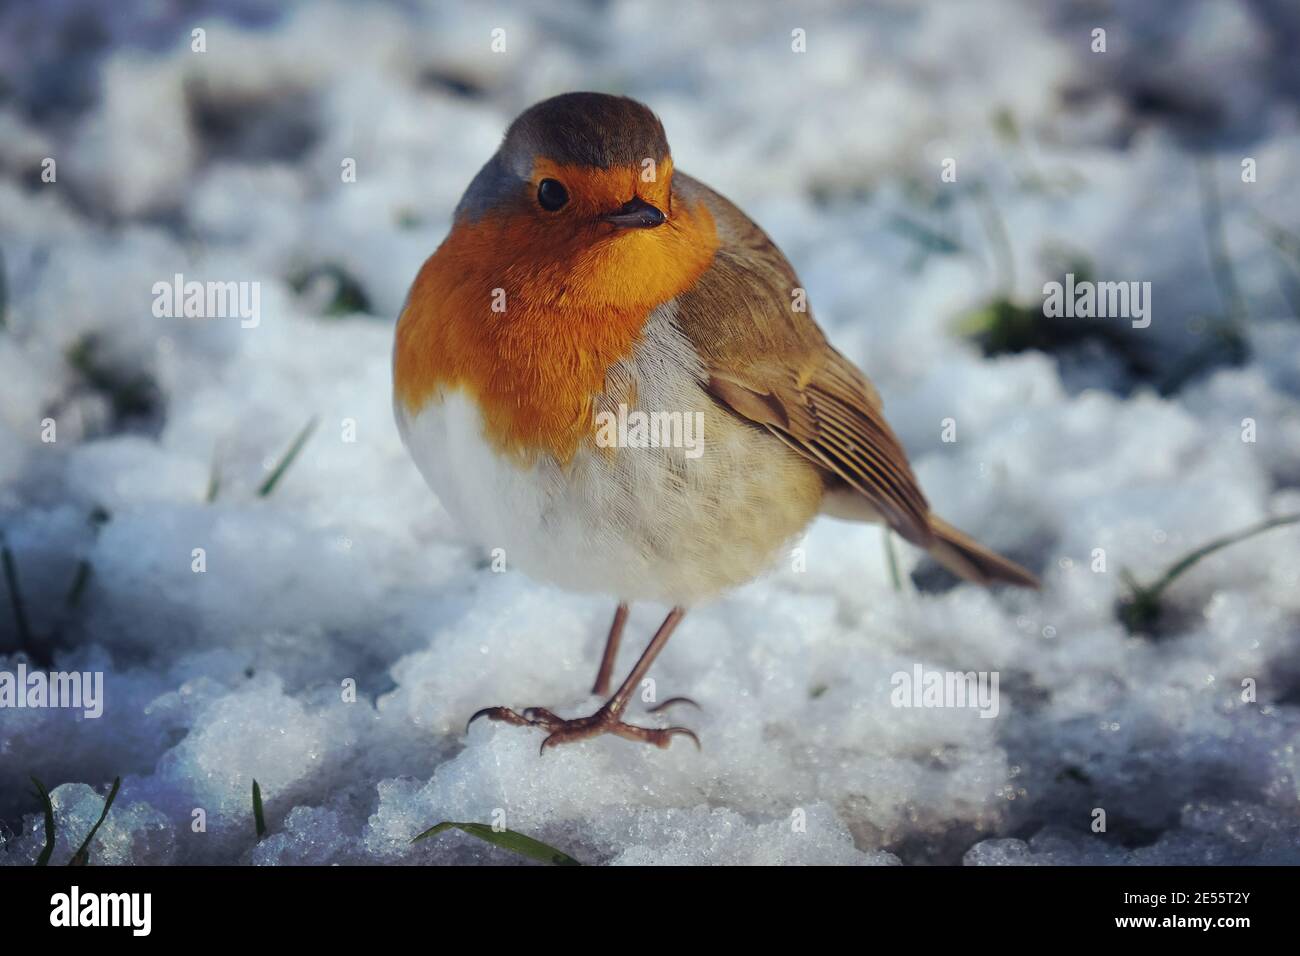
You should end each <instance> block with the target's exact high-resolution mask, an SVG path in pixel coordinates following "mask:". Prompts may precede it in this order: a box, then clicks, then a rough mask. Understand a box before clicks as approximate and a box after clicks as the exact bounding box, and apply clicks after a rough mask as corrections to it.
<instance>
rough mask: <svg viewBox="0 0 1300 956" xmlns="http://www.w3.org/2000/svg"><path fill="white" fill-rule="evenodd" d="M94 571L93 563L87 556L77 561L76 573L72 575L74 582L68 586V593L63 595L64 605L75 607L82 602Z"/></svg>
mask: <svg viewBox="0 0 1300 956" xmlns="http://www.w3.org/2000/svg"><path fill="white" fill-rule="evenodd" d="M92 571H93V568H92V567H91V564H90V562H89V561H87V560H86V559H85V558H82V559H81V560H80V561H78V562H77V570H76V573H75V574H74V575H73V576H72V583H71V584H70V585H69V586H68V593H67V594H66V595H64V597H63V606H64V607H68V608H74V607H76V606H77V605H78V604H80V603H81V597H82V595H83V594H85V593H86V585H87V584H89V583H90V575H91V572H92Z"/></svg>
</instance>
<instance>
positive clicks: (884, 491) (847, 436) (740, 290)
mask: <svg viewBox="0 0 1300 956" xmlns="http://www.w3.org/2000/svg"><path fill="white" fill-rule="evenodd" d="M673 184H674V189H675V190H676V191H677V192H678V193H679V194H680V195H681V197H682V198H683V199H685V200H686V201H688V202H703V203H705V205H706V206H707V207H708V209H709V211H710V213H712V215H713V218H714V221H715V223H716V224H717V228H718V234H719V238H720V239H721V246H720V248H719V249H718V252H717V255H716V257H715V259H714V261H713V263H712V265H711V266H710V267H709V269H708V271H707V272H705V274H704V275H703V276H702V277H701V278H700V280H699V281H698V282H697V283H696V284H695V285H694V286H692V287H691V288H690V289H689V290H688V291H686V292H685V293H683V294H681V295H680V296H678V298H677V323H678V325H679V327H680V328H681V330H682V332H683V334H684V335H685V336H686V337H687V338H688V339H690V341H691V343H692V344H693V345H694V346H695V348H696V350H697V351H698V353H699V355H700V357H701V359H702V361H703V362H704V366H705V370H706V372H707V374H708V376H709V381H708V388H709V392H710V393H711V394H712V395H713V397H714V399H716V400H717V401H718V402H719V403H721V404H722V405H724V406H726V407H727V408H729V409H731V410H732V411H733V412H735V413H736V414H737V415H739V416H741V417H742V418H746V419H748V420H750V421H752V422H754V423H755V424H758V425H761V426H763V427H765V428H766V429H767V430H768V431H770V432H771V433H772V434H773V435H775V436H776V437H777V438H779V439H780V440H781V441H783V442H785V443H786V444H787V445H789V446H790V447H791V448H793V449H794V450H795V451H797V452H799V453H800V454H801V455H803V456H804V457H806V458H807V459H808V460H809V461H811V462H812V463H813V464H815V465H816V466H817V467H818V468H819V469H821V470H822V471H823V472H824V473H826V474H827V475H828V476H834V478H832V479H831V480H832V481H834V480H835V479H838V480H839V481H842V482H843V483H844V484H846V485H848V486H849V487H851V488H853V489H855V490H856V491H858V492H859V493H860V494H862V495H863V496H864V497H865V498H867V499H868V500H869V501H870V502H871V504H872V505H874V506H875V508H876V509H877V510H878V511H879V512H880V514H881V515H882V517H883V518H884V519H885V520H886V521H887V522H888V523H889V525H890V526H891V527H892V528H894V529H895V530H896V531H898V532H899V534H901V535H903V537H905V538H907V539H908V540H909V541H911V542H913V543H915V544H918V545H921V546H922V547H925V546H928V545H929V544H930V543H932V542H933V540H934V536H933V532H932V531H931V529H930V520H929V513H930V506H929V504H928V503H927V502H926V500H925V496H924V495H923V494H922V493H921V489H920V487H919V485H918V484H917V481H916V476H915V475H913V474H912V469H911V466H909V465H908V463H907V455H906V453H905V452H904V451H903V447H902V445H901V444H900V443H899V441H898V438H897V436H895V435H894V433H893V431H892V430H891V429H890V427H889V425H888V424H886V422H885V419H884V416H883V414H882V413H881V402H880V396H879V395H878V394H877V393H876V390H875V389H874V388H873V387H872V385H871V383H870V382H868V381H867V379H866V377H865V376H864V375H863V374H862V373H861V372H859V371H858V370H857V368H855V367H854V366H853V363H851V362H850V361H849V360H848V359H846V358H845V357H844V356H843V355H841V354H840V353H839V352H837V351H836V350H835V349H834V348H832V347H831V345H830V343H828V342H827V341H826V337H825V336H824V335H823V334H822V331H821V329H819V328H818V327H817V323H816V322H814V321H813V318H812V316H811V314H809V313H808V312H807V311H806V308H805V310H803V311H800V310H798V309H797V308H796V305H799V304H801V302H800V301H799V300H798V298H797V295H796V290H797V289H798V288H799V280H798V277H797V276H796V275H795V273H794V270H793V269H792V268H791V267H790V263H789V262H787V261H786V259H785V256H784V255H782V254H781V250H779V249H778V248H777V247H776V245H775V244H774V243H773V242H772V240H771V239H769V238H768V237H767V235H766V234H765V233H764V232H763V230H761V229H760V228H759V227H758V226H757V225H755V224H754V223H753V222H752V221H751V220H750V219H749V218H748V217H747V216H746V215H745V214H744V213H742V212H741V211H740V210H739V209H737V208H736V207H735V206H734V205H732V204H731V203H730V202H729V201H727V200H726V199H724V198H723V197H721V196H719V195H718V194H717V193H715V192H713V191H712V190H710V189H709V188H708V187H707V186H704V185H703V184H701V183H699V182H698V181H696V180H694V179H691V178H690V177H689V176H686V175H684V174H682V173H680V172H678V173H676V174H675V175H674V177H673Z"/></svg>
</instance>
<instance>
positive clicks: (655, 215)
mask: <svg viewBox="0 0 1300 956" xmlns="http://www.w3.org/2000/svg"><path fill="white" fill-rule="evenodd" d="M601 218H602V219H604V220H605V221H606V222H612V223H613V224H614V225H616V226H619V227H620V228H624V229H651V228H653V227H655V226H662V225H663V224H664V223H665V222H667V221H668V217H667V216H665V215H664V214H663V212H662V211H661V210H660V209H659V208H658V207H657V206H652V205H651V204H650V203H648V202H646V201H645V200H644V199H642V198H641V197H640V196H633V197H632V198H631V199H629V200H628V201H627V202H625V203H623V206H622V207H621V208H620V209H618V210H617V211H616V212H611V213H609V214H608V215H605V216H601Z"/></svg>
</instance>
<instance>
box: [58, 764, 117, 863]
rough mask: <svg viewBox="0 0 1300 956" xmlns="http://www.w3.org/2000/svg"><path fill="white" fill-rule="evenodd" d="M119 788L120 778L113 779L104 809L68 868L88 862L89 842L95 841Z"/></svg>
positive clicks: (73, 855)
mask: <svg viewBox="0 0 1300 956" xmlns="http://www.w3.org/2000/svg"><path fill="white" fill-rule="evenodd" d="M121 786H122V778H121V777H114V778H113V789H112V790H110V791H108V799H106V800H105V801H104V809H103V810H101V811H100V814H99V819H98V820H96V821H95V825H94V826H93V827H91V828H90V832H89V833H87V834H86V839H85V840H83V841H82V842H81V846H80V848H78V850H77V852H76V853H74V854H72V859H71V860H69V861H68V866H85V865H86V864H87V863H89V862H90V841H91V840H93V839H95V834H96V833H98V832H99V828H100V827H101V826H103V824H104V820H105V819H107V817H108V811H109V810H111V809H112V807H113V801H114V800H116V799H117V791H118V788H119V787H121Z"/></svg>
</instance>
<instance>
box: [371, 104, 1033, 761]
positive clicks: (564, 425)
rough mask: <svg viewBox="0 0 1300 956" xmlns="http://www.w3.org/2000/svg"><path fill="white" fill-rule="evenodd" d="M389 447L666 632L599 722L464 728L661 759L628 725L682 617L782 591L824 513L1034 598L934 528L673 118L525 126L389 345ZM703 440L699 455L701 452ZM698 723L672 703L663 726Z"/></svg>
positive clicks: (499, 533) (804, 315)
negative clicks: (683, 157) (732, 591)
mask: <svg viewBox="0 0 1300 956" xmlns="http://www.w3.org/2000/svg"><path fill="white" fill-rule="evenodd" d="M393 389H394V407H395V414H396V418H397V424H398V428H399V430H400V432H401V434H402V438H403V441H404V442H405V443H406V446H407V448H408V449H409V450H410V453H411V455H412V457H413V458H414V459H415V463H416V465H417V466H418V468H419V469H420V471H421V473H422V474H423V475H424V477H425V480H426V481H427V482H428V483H429V485H430V486H431V487H432V488H433V490H434V491H435V492H436V494H437V495H438V497H439V499H440V500H441V501H442V502H443V504H444V505H445V507H446V508H447V509H448V511H450V512H451V513H452V514H453V515H454V516H456V517H457V518H458V519H459V520H460V521H461V522H463V523H464V524H465V525H466V526H467V528H468V529H470V530H471V531H473V532H474V533H475V534H476V536H477V538H478V539H479V540H480V541H481V542H482V543H484V544H487V545H490V546H493V547H499V548H503V549H504V551H505V554H506V556H507V560H508V561H511V562H513V564H514V566H516V567H519V568H520V569H522V570H524V571H525V572H527V573H528V574H529V575H530V576H533V577H535V578H537V579H540V580H542V581H546V582H549V583H552V584H555V585H558V586H560V587H563V588H567V589H570V590H575V591H585V592H595V593H599V594H607V595H610V596H613V597H616V598H617V599H619V601H620V603H619V604H618V608H617V611H616V612H615V614H614V620H613V623H612V625H611V627H610V630H609V635H608V638H607V640H606V644H605V652H604V655H603V656H602V659H601V662H600V667H599V670H598V672H597V676H596V681H595V685H594V687H593V693H595V694H597V695H600V696H602V697H603V696H605V695H607V694H608V692H609V684H610V677H611V674H612V671H613V667H614V663H615V657H616V655H617V653H618V649H619V643H620V640H621V638H622V633H623V629H624V624H625V622H626V620H627V615H628V606H629V603H630V602H633V601H637V600H646V601H655V602H660V603H662V604H666V605H670V606H671V607H672V610H671V611H670V612H669V614H668V616H667V617H666V618H665V619H664V622H663V624H662V625H660V627H659V629H658V631H657V632H656V633H655V635H654V637H653V638H652V639H651V641H650V643H649V645H648V646H647V647H646V649H645V651H644V652H643V653H642V655H641V657H640V659H639V660H638V661H637V663H636V665H635V666H634V667H633V668H632V671H631V673H629V674H628V676H627V678H626V679H625V680H624V681H623V682H622V684H621V685H619V687H618V689H617V690H616V691H615V692H614V693H613V695H612V696H609V698H608V700H607V701H606V703H605V704H604V706H602V707H601V708H600V709H599V710H597V711H596V712H595V713H594V714H592V715H590V716H587V717H580V718H576V719H565V718H562V717H559V716H557V715H556V714H554V713H552V712H551V711H549V710H546V709H544V708H540V707H533V708H529V709H527V710H524V711H522V712H516V711H514V710H511V709H508V708H506V707H488V708H485V709H483V710H481V711H479V712H478V713H477V714H475V715H474V716H473V717H471V718H470V721H471V723H472V722H473V720H475V719H477V718H478V717H489V718H491V719H492V720H499V721H505V722H508V723H510V724H515V725H521V726H532V727H537V728H540V729H542V730H545V731H546V732H547V736H546V737H545V739H544V740H543V742H542V750H543V752H544V751H545V749H546V748H547V747H548V746H554V745H556V744H560V743H565V742H568V741H574V740H581V739H584V738H587V737H592V736H595V735H597V734H604V733H612V734H617V735H618V736H620V737H624V738H627V739H629V740H634V741H641V742H645V743H651V744H655V745H657V746H660V747H667V746H668V745H669V744H670V742H671V741H672V739H673V738H674V737H676V736H677V735H685V736H687V737H689V738H690V739H692V740H694V741H695V743H696V745H697V746H698V744H699V741H698V739H696V737H695V735H694V734H693V733H692V732H691V731H690V730H688V729H686V728H684V727H665V728H658V727H641V726H636V725H634V724H630V723H627V722H626V721H624V719H623V717H624V714H625V711H626V709H627V707H628V704H629V702H630V700H631V697H632V695H633V693H634V691H635V690H636V688H637V686H638V684H639V683H640V681H641V680H642V679H643V678H644V677H645V675H646V673H647V672H648V671H649V669H650V666H651V664H652V663H653V662H654V660H655V657H656V656H657V655H658V654H659V653H660V651H662V650H663V648H664V645H665V644H666V643H667V641H668V639H669V637H670V636H671V635H672V633H673V631H674V629H675V628H676V627H677V625H678V624H679V623H680V622H681V620H682V617H683V615H685V613H686V610H687V608H689V607H690V606H691V605H693V604H695V603H697V602H699V601H701V600H705V599H708V598H710V597H713V596H716V595H718V594H720V593H721V592H723V591H725V590H727V589H728V588H731V587H734V586H736V585H739V584H742V583H744V582H746V581H749V580H750V579H752V578H754V577H756V576H757V575H759V574H761V573H763V572H764V571H765V570H767V569H769V568H770V567H771V566H772V565H773V564H774V563H775V562H776V561H777V560H778V559H779V557H780V555H781V554H782V552H783V549H784V548H785V547H786V545H787V544H788V543H789V542H790V541H791V540H792V539H795V538H796V537H797V536H798V535H799V534H800V533H801V532H802V531H803V529H804V528H805V527H806V526H807V525H808V523H809V522H810V521H812V519H813V518H814V517H815V516H817V515H818V514H827V515H832V516H835V517H838V518H845V519H850V520H855V521H875V522H883V523H885V524H886V525H887V526H888V527H890V528H892V529H893V530H894V531H896V532H897V533H898V534H900V535H901V536H902V537H903V538H905V539H906V540H908V541H909V542H911V543H912V544H914V545H916V546H918V547H920V548H924V549H925V550H926V551H928V552H929V553H930V555H931V556H933V557H934V558H935V559H936V560H937V561H938V562H939V563H940V564H942V565H944V566H945V567H947V568H948V569H950V570H951V571H953V572H954V573H956V574H957V575H959V576H960V577H962V578H964V579H966V580H968V581H973V582H976V583H978V584H984V585H989V584H995V583H1007V584H1014V585H1021V586H1024V587H1036V586H1037V583H1038V582H1037V581H1036V579H1035V578H1034V576H1033V575H1032V574H1031V573H1030V572H1028V571H1026V570H1025V569H1024V568H1022V567H1020V566H1019V565H1017V564H1015V563H1014V562H1012V561H1010V560H1008V559H1006V558H1003V557H1001V556H999V555H997V554H994V553H993V552H991V551H989V550H988V549H986V548H984V547H982V546H981V545H979V544H978V543H976V542H975V541H973V540H972V539H971V538H969V537H967V536H966V535H964V534H962V533H961V532H960V531H958V530H957V529H956V528H954V527H953V526H952V525H950V524H948V523H947V522H945V521H943V520H942V519H940V518H939V517H937V516H936V515H934V514H933V513H932V512H931V511H930V506H929V504H928V503H927V502H926V499H925V496H924V495H923V494H922V493H921V489H920V487H919V486H918V484H917V480H916V476H915V475H913V474H912V469H911V467H910V466H909V464H908V461H907V455H906V453H905V452H904V451H903V448H902V445H901V444H900V443H899V440H898V438H897V437H896V436H895V435H894V433H893V431H892V430H891V429H890V427H889V425H888V424H887V423H886V422H885V419H884V416H883V413H882V406H881V400H880V396H879V395H878V394H877V393H876V390H875V388H874V387H873V386H872V385H871V383H870V382H869V381H868V380H867V379H866V377H865V376H864V375H863V374H862V373H861V372H860V371H858V369H857V368H855V367H854V365H853V364H852V363H851V362H850V361H849V360H848V359H846V358H845V357H844V356H843V355H841V354H840V353H839V352H837V351H836V350H835V349H834V348H833V347H832V346H831V345H830V344H829V343H828V342H827V341H826V337H825V335H824V334H823V333H822V331H821V329H820V328H818V326H817V324H816V322H814V321H813V318H812V315H811V314H810V313H809V312H808V311H807V308H806V305H805V303H804V299H803V289H802V287H801V284H800V282H799V279H798V277H797V276H796V275H795V272H794V269H792V268H791V266H790V263H789V262H787V261H786V258H785V256H784V255H782V253H781V250H780V249H778V248H777V247H776V245H775V244H774V243H773V242H772V240H771V239H769V238H768V237H767V235H766V234H765V233H764V232H763V230H762V229H760V228H759V227H758V226H757V225H755V224H754V223H753V222H752V221H751V220H750V219H749V217H747V216H746V215H745V214H744V213H743V212H741V211H740V210H739V209H738V208H736V206H734V205H733V204H732V203H730V202H729V201H728V200H726V199H724V198H723V197H722V196H720V195H719V194H718V193H716V192H714V191H713V190H712V189H710V188H709V187H707V186H705V185H704V184H703V183H701V182H699V181H698V180H695V179H692V178H691V177H690V176H687V175H686V174H685V173H681V172H676V171H675V170H674V169H673V160H672V156H671V154H670V153H669V149H668V141H667V139H666V138H665V135H664V129H663V126H662V124H661V123H660V121H659V119H658V118H657V117H656V116H655V115H654V113H652V112H651V111H650V110H649V109H648V108H647V107H645V106H643V105H642V104H640V103H638V102H636V101H635V100H631V99H627V98H625V97H617V96H608V95H605V94H600V93H568V94H565V95H562V96H557V97H554V98H552V99H548V100H545V101H543V102H541V103H538V104H537V105H535V106H533V107H531V108H530V109H528V110H526V111H525V112H524V113H522V114H521V115H520V116H519V117H518V118H517V119H516V120H515V121H514V122H513V123H512V124H511V125H510V128H509V129H508V130H507V131H506V135H505V138H504V140H503V142H502V144H501V147H500V149H498V150H497V152H496V155H494V156H493V157H492V158H491V159H490V160H488V162H487V164H486V165H485V166H484V167H483V168H482V169H481V170H480V171H479V173H478V175H477V176H475V177H474V179H473V181H472V182H471V183H470V185H469V188H468V189H467V190H466V191H465V195H464V197H463V198H462V199H461V201H460V204H459V205H458V206H457V207H456V212H455V216H454V221H453V223H452V227H451V232H450V233H449V234H448V236H447V238H446V239H445V240H444V241H443V243H442V245H441V246H439V247H438V249H437V251H436V252H434V253H433V255H432V256H430V257H429V259H428V260H427V261H426V262H425V263H424V266H423V267H422V268H421V269H420V272H419V274H418V275H417V276H416V279H415V282H414V284H413V285H412V287H411V291H410V294H409V296H408V299H407V302H406V305H405V307H404V308H403V310H402V314H401V317H400V319H399V320H398V323H397V333H396V341H395V345H394V356H393ZM688 433H689V434H688ZM685 700H687V699H686V698H673V699H672V700H671V701H668V702H666V703H665V704H661V705H660V706H659V707H658V708H655V709H656V710H661V709H663V708H664V707H666V706H668V704H671V703H678V702H682V701H685Z"/></svg>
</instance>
